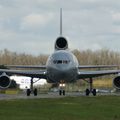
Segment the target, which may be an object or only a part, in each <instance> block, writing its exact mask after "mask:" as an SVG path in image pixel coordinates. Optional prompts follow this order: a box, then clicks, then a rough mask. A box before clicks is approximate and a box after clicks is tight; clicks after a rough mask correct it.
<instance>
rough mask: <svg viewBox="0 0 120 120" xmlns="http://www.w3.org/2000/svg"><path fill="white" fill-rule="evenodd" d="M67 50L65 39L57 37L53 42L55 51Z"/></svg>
mask: <svg viewBox="0 0 120 120" xmlns="http://www.w3.org/2000/svg"><path fill="white" fill-rule="evenodd" d="M66 49H68V42H67V40H66V38H64V37H59V38H57V40H56V42H55V50H66Z"/></svg>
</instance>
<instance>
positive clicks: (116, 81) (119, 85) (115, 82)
mask: <svg viewBox="0 0 120 120" xmlns="http://www.w3.org/2000/svg"><path fill="white" fill-rule="evenodd" d="M113 85H114V86H115V87H116V88H117V89H120V76H117V77H115V78H114V79H113Z"/></svg>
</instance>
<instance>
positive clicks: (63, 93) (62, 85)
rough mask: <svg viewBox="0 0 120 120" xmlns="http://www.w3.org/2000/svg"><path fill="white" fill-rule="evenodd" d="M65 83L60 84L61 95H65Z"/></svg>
mask: <svg viewBox="0 0 120 120" xmlns="http://www.w3.org/2000/svg"><path fill="white" fill-rule="evenodd" d="M64 88H65V83H61V84H59V95H64V96H65V89H64Z"/></svg>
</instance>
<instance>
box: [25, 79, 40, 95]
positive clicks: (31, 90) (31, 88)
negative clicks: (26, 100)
mask: <svg viewBox="0 0 120 120" xmlns="http://www.w3.org/2000/svg"><path fill="white" fill-rule="evenodd" d="M33 84H34V82H33V78H31V84H30V89H27V91H26V94H27V96H30V94H31V93H33V94H34V96H37V94H38V92H37V88H35V89H34V88H33Z"/></svg>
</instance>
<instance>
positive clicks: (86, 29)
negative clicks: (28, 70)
mask: <svg viewBox="0 0 120 120" xmlns="http://www.w3.org/2000/svg"><path fill="white" fill-rule="evenodd" d="M60 8H62V9H63V36H65V37H66V38H67V39H68V42H69V48H70V49H71V50H74V49H78V50H86V49H91V50H93V51H95V50H99V49H109V50H113V51H118V52H120V0H0V50H3V49H8V50H10V51H12V52H17V53H27V54H33V55H39V54H51V53H52V52H54V43H55V40H56V39H57V37H59V23H60V20H59V16H60V15H59V11H60Z"/></svg>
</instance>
